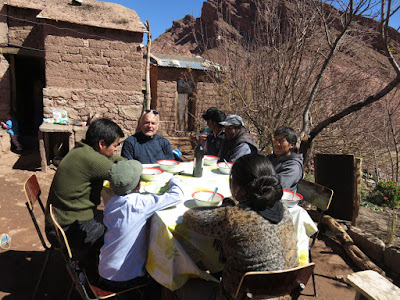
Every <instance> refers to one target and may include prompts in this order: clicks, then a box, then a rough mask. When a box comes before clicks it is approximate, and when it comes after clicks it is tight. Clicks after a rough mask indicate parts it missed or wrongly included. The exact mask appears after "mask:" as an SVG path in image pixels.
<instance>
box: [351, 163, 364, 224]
mask: <svg viewBox="0 0 400 300" xmlns="http://www.w3.org/2000/svg"><path fill="white" fill-rule="evenodd" d="M361 165H362V159H361V158H358V157H354V179H353V185H354V187H353V217H352V219H351V225H353V226H357V218H358V212H359V210H360V205H361V178H362V170H361Z"/></svg>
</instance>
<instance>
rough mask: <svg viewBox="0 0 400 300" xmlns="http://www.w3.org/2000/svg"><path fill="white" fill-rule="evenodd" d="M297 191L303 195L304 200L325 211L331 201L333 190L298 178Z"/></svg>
mask: <svg viewBox="0 0 400 300" xmlns="http://www.w3.org/2000/svg"><path fill="white" fill-rule="evenodd" d="M297 192H299V193H300V194H301V195H303V199H304V201H306V202H308V203H310V204H311V205H314V206H316V207H317V208H318V209H320V210H322V211H327V210H328V208H329V205H330V204H331V201H332V196H333V190H331V189H330V188H327V187H325V186H323V185H320V184H318V183H314V182H310V181H307V180H304V179H300V181H299V182H298V184H297Z"/></svg>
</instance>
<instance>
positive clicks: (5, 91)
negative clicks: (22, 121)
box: [0, 54, 11, 121]
mask: <svg viewBox="0 0 400 300" xmlns="http://www.w3.org/2000/svg"><path fill="white" fill-rule="evenodd" d="M0 91H1V93H0V121H5V118H6V115H7V113H8V112H9V110H10V103H11V99H10V69H9V64H8V61H7V60H6V59H5V57H4V56H3V55H1V54H0Z"/></svg>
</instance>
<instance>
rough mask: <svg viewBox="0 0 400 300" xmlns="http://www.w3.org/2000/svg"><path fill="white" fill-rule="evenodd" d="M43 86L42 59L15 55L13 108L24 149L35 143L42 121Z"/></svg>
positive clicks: (43, 71) (43, 70)
mask: <svg viewBox="0 0 400 300" xmlns="http://www.w3.org/2000/svg"><path fill="white" fill-rule="evenodd" d="M44 86H45V66H44V59H43V58H41V57H32V56H22V55H16V56H15V87H16V91H15V99H16V100H15V102H16V103H15V110H16V116H17V120H18V125H19V135H20V137H21V141H22V143H25V145H23V146H25V149H26V148H31V146H33V145H27V144H31V143H34V145H35V144H37V136H38V130H39V126H40V124H42V122H43V87H44Z"/></svg>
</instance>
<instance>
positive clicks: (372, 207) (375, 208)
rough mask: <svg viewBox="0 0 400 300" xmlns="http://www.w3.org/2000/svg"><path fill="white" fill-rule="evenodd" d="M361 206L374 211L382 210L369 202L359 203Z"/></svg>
mask: <svg viewBox="0 0 400 300" xmlns="http://www.w3.org/2000/svg"><path fill="white" fill-rule="evenodd" d="M361 206H364V207H366V208H369V209H372V210H374V211H382V208H380V207H379V206H378V205H376V204H374V203H372V202H369V201H363V202H361Z"/></svg>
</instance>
